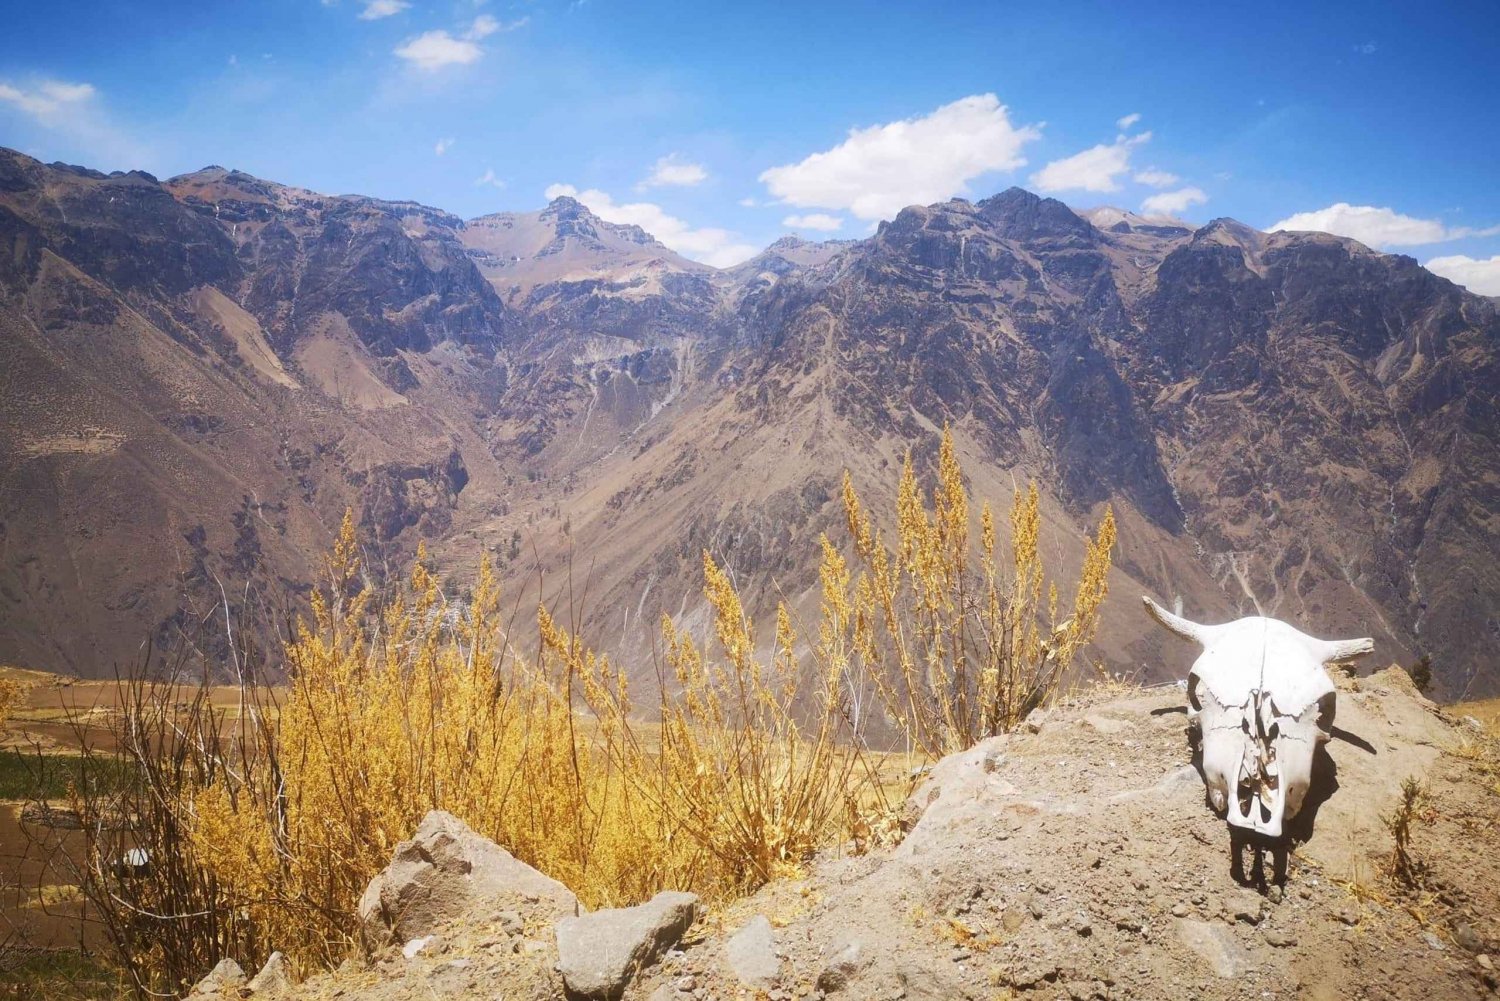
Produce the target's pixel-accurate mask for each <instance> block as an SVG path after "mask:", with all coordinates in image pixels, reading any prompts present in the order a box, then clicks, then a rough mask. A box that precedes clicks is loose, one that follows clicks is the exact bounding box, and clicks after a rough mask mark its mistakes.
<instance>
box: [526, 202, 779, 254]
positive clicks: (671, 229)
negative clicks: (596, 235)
mask: <svg viewBox="0 0 1500 1001" xmlns="http://www.w3.org/2000/svg"><path fill="white" fill-rule="evenodd" d="M545 194H546V197H547V200H548V201H551V200H552V199H554V198H559V197H561V196H563V195H567V196H568V197H570V198H576V199H578V200H579V201H580V202H582V203H583V204H585V205H587V206H588V207H589V210H590V211H592V212H593V213H594V214H595V215H597V216H598V217H599V218H600V219H603V220H604V221H605V222H613V223H619V224H621V225H626V226H639V227H641V228H642V229H644V230H645V231H646V232H648V233H650V234H651V235H652V236H654V237H656V238H657V239H658V240H660V241H661V242H662V243H664V244H666V245H667V246H668V247H670V248H672V249H673V250H675V251H677V252H678V253H680V254H683V255H684V256H686V257H691V258H692V259H693V260H695V261H702V262H703V263H704V264H708V265H712V266H713V267H716V268H727V267H731V266H733V265H735V264H739V263H740V262H741V261H746V260H749V259H750V258H751V257H754V256H755V254H756V251H757V248H756V247H753V246H751V245H750V244H748V243H737V242H736V241H735V238H734V236H735V235H734V234H733V233H731V232H729V231H728V230H726V229H718V228H715V227H703V228H701V229H695V228H694V227H693V226H691V225H689V224H688V223H686V222H684V221H683V220H681V219H678V218H677V217H676V216H673V215H669V214H668V213H667V212H666V211H665V210H664V209H662V207H661V206H660V205H655V204H653V203H651V202H627V203H624V204H620V203H616V202H615V200H614V199H613V198H611V197H610V196H609V195H608V194H606V193H605V192H603V191H599V190H598V189H596V188H589V189H587V190H584V191H579V190H578V189H577V188H575V187H574V186H573V185H571V184H553V185H549V186H548V188H547V190H546V192H545Z"/></svg>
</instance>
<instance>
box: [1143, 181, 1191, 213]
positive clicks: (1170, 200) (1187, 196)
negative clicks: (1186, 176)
mask: <svg viewBox="0 0 1500 1001" xmlns="http://www.w3.org/2000/svg"><path fill="white" fill-rule="evenodd" d="M1207 201H1208V195H1206V194H1204V193H1203V189H1202V188H1180V189H1178V190H1177V191H1163V192H1162V193H1161V194H1159V195H1152V196H1151V197H1150V198H1147V199H1146V200H1145V201H1144V202H1141V211H1142V212H1144V213H1146V214H1147V215H1170V216H1175V215H1179V214H1181V213H1183V212H1186V211H1187V210H1188V209H1190V208H1192V207H1193V206H1194V205H1203V204H1205V203H1206V202H1207Z"/></svg>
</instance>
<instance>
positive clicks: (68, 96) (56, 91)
mask: <svg viewBox="0 0 1500 1001" xmlns="http://www.w3.org/2000/svg"><path fill="white" fill-rule="evenodd" d="M0 105H9V106H11V107H13V108H15V109H17V110H18V111H20V112H21V113H22V114H24V115H25V116H26V117H28V118H30V119H31V120H32V121H33V122H35V123H36V124H37V125H39V126H41V127H42V128H45V129H47V130H48V131H51V132H55V133H57V134H58V135H60V136H63V137H65V138H67V139H69V140H70V141H72V142H74V143H76V144H77V145H78V146H79V147H80V148H81V149H82V150H83V151H85V152H87V153H88V154H89V155H90V156H92V157H95V158H96V159H98V160H101V161H105V162H107V163H109V164H111V165H114V166H120V167H127V168H135V167H143V166H146V165H147V164H148V163H149V162H150V159H151V155H150V153H149V152H148V151H147V150H146V148H145V147H144V146H143V145H142V144H140V143H139V142H137V141H136V140H134V139H132V138H131V137H129V136H127V135H126V134H125V133H124V132H123V131H122V130H121V129H119V128H118V127H117V126H115V125H114V124H113V123H111V122H110V120H109V118H108V116H107V115H106V114H105V112H104V109H103V108H102V107H100V102H99V92H98V91H97V90H96V89H95V88H94V86H93V84H89V83H70V82H68V81H66V80H49V79H43V80H37V81H34V82H32V83H29V84H16V83H11V82H8V81H3V80H0Z"/></svg>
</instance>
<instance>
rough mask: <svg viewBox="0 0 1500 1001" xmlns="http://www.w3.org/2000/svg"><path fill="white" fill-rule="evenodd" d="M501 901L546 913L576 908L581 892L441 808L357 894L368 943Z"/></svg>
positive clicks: (397, 939) (424, 929)
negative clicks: (361, 891) (568, 886)
mask: <svg viewBox="0 0 1500 1001" xmlns="http://www.w3.org/2000/svg"><path fill="white" fill-rule="evenodd" d="M499 908H511V909H513V910H516V911H518V912H519V911H529V912H539V914H540V916H541V917H542V918H543V919H544V920H546V921H549V922H550V921H555V920H557V919H558V918H561V917H564V916H566V915H573V914H577V913H578V911H579V906H578V898H577V897H575V896H573V892H572V891H571V890H569V889H568V888H567V887H566V886H563V885H562V884H561V883H559V882H558V881H557V880H555V879H552V878H550V877H548V876H545V875H543V874H542V873H540V872H538V871H537V870H535V869H533V868H532V867H531V866H529V865H527V864H526V863H525V862H522V861H520V860H519V859H517V858H516V857H515V856H513V855H511V853H510V852H508V851H506V850H505V849H504V848H501V847H500V846H499V845H497V844H495V843H494V842H493V841H491V840H489V839H488V838H485V837H482V836H481V835H479V834H478V833H476V832H475V831H474V830H473V829H472V828H471V827H469V825H467V824H465V823H464V822H463V821H461V820H459V819H458V818H457V817H455V816H453V814H451V813H447V812H445V811H442V810H433V811H432V812H431V813H429V814H427V816H426V817H424V818H422V823H421V826H419V827H418V828H417V830H416V833H415V834H413V835H412V837H411V840H410V841H403V842H402V843H401V844H399V845H397V846H396V852H395V856H394V858H393V860H392V861H391V864H390V865H389V866H387V867H386V869H385V871H383V872H382V873H380V875H378V876H376V877H375V878H374V879H372V880H371V881H370V885H369V886H367V887H366V888H365V892H364V895H363V896H361V897H360V900H359V917H360V921H361V923H362V927H363V933H364V938H365V944H366V947H367V948H369V949H371V950H375V949H380V948H383V947H385V946H387V945H391V944H394V943H402V942H407V941H410V940H411V939H414V938H421V937H422V936H424V935H429V934H431V933H432V932H433V931H435V930H436V929H437V928H439V927H440V926H442V925H443V924H445V923H447V922H449V921H452V920H454V919H455V918H458V917H460V916H463V915H466V914H471V913H473V912H475V911H479V912H480V913H483V914H493V913H494V912H495V911H496V910H497V909H499Z"/></svg>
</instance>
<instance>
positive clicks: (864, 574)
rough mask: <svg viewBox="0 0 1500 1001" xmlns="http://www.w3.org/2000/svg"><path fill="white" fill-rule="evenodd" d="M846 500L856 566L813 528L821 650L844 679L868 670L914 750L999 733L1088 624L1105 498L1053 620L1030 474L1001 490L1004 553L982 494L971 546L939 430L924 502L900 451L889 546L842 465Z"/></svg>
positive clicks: (1084, 637)
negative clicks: (1027, 480)
mask: <svg viewBox="0 0 1500 1001" xmlns="http://www.w3.org/2000/svg"><path fill="white" fill-rule="evenodd" d="M843 500H844V510H845V515H846V518H847V524H848V528H849V533H850V535H851V537H852V538H853V541H854V553H855V557H856V559H857V560H858V563H859V566H860V573H859V575H858V577H853V576H852V575H851V573H850V571H849V569H848V568H847V567H846V566H845V564H844V561H843V559H842V557H840V555H839V553H838V550H837V549H836V548H835V547H834V546H833V545H832V544H831V543H830V542H829V541H828V540H827V539H826V538H825V539H824V540H823V574H822V582H823V595H824V599H823V600H824V606H823V607H824V614H823V626H824V635H823V639H822V645H821V646H820V648H819V649H820V653H821V655H822V656H823V657H824V658H825V659H827V660H829V661H832V662H837V663H838V665H839V668H840V670H841V671H844V672H846V673H847V674H848V675H849V676H850V677H851V679H856V680H853V681H851V684H854V683H857V679H861V678H862V679H865V680H866V681H867V682H868V684H869V685H870V687H871V688H872V689H873V690H874V692H875V694H876V695H877V696H878V701H879V703H880V704H881V706H882V707H883V708H884V710H885V712H886V714H887V716H888V717H889V719H890V720H891V721H892V722H893V723H894V725H895V726H896V727H897V729H898V730H899V732H900V734H901V735H902V736H903V737H904V738H905V740H906V741H907V742H908V744H909V745H910V746H911V747H912V748H913V749H914V750H916V751H920V752H921V753H924V754H927V755H931V756H939V755H943V754H948V753H950V752H952V751H956V750H961V749H963V748H965V747H968V746H970V745H972V744H973V743H974V742H975V741H977V740H980V739H982V738H984V737H987V736H991V735H994V734H998V733H1003V732H1005V731H1007V730H1009V729H1011V728H1012V727H1014V726H1015V725H1016V724H1017V723H1019V722H1020V721H1021V720H1022V719H1023V718H1024V717H1025V716H1026V714H1027V713H1029V712H1030V711H1031V710H1032V709H1034V708H1036V707H1037V706H1040V705H1041V704H1043V703H1044V702H1045V701H1046V700H1047V699H1048V698H1049V697H1050V696H1051V695H1052V694H1053V693H1054V692H1055V691H1056V689H1057V687H1058V684H1059V683H1060V681H1061V680H1062V679H1063V678H1064V676H1065V675H1066V673H1067V671H1068V670H1069V668H1070V667H1071V666H1072V663H1073V661H1074V659H1075V658H1076V657H1077V655H1078V653H1079V652H1080V651H1081V650H1082V649H1083V648H1084V647H1085V646H1087V645H1088V643H1089V642H1090V641H1091V640H1092V639H1093V636H1094V632H1095V630H1096V629H1097V628H1098V622H1099V609H1100V606H1101V605H1102V604H1103V602H1104V599H1105V596H1106V595H1107V594H1108V591H1109V584H1108V575H1109V568H1110V553H1111V551H1112V549H1113V548H1114V543H1115V522H1114V513H1113V512H1112V511H1111V510H1109V509H1106V510H1105V513H1104V517H1103V519H1102V520H1101V521H1100V524H1099V527H1098V530H1097V531H1096V533H1095V535H1094V537H1093V538H1092V539H1088V540H1086V546H1085V552H1084V558H1083V563H1082V567H1081V569H1080V571H1079V578H1078V584H1077V587H1076V589H1075V593H1074V598H1073V604H1072V608H1071V609H1069V610H1068V615H1067V617H1066V618H1064V619H1062V620H1061V621H1059V620H1058V594H1057V585H1056V583H1055V582H1049V581H1048V580H1047V575H1046V571H1045V568H1044V566H1043V563H1042V558H1041V551H1040V548H1039V546H1038V540H1039V538H1040V533H1041V515H1040V505H1039V497H1038V493H1037V488H1036V484H1035V483H1032V484H1031V485H1030V486H1029V488H1028V489H1027V490H1026V492H1025V493H1022V492H1020V491H1017V493H1016V495H1015V497H1014V498H1013V500H1012V502H1011V509H1010V526H1011V542H1010V552H1009V559H1008V560H1007V561H1006V562H1005V564H1004V565H1002V564H1001V562H1000V561H999V559H998V558H997V541H996V531H995V518H994V514H993V512H992V511H991V509H990V506H989V504H988V503H986V504H985V505H984V506H983V508H982V510H981V512H980V516H979V529H980V535H979V545H978V551H977V553H976V552H975V550H974V548H973V547H974V542H973V538H972V534H971V531H972V527H973V526H972V519H971V516H970V513H969V502H968V495H967V492H966V490H965V488H964V484H963V471H962V470H961V468H960V466H959V462H958V455H957V450H956V449H955V447H954V443H953V435H952V434H951V432H949V431H948V430H946V429H945V430H944V432H943V440H942V445H941V448H940V451H939V455H938V481H937V484H936V485H935V486H934V487H933V490H932V500H931V505H930V506H929V505H928V504H927V502H926V501H924V499H923V496H922V491H921V489H920V488H919V487H918V485H917V479H916V473H915V472H914V470H913V467H912V462H911V456H910V454H909V453H908V455H907V458H906V463H905V466H904V468H903V471H902V475H901V482H900V486H899V490H898V494H897V509H896V543H895V545H894V546H891V545H888V544H887V543H886V541H885V538H884V536H883V534H882V533H881V532H880V531H879V530H877V529H876V527H875V525H874V522H873V519H872V518H871V516H870V514H869V513H868V512H867V511H866V510H865V507H864V505H863V504H862V502H861V501H860V498H859V494H858V492H857V491H856V490H855V488H854V484H853V482H852V480H851V479H850V477H849V476H848V474H847V473H846V474H845V476H844V488H843ZM976 559H977V564H978V566H977V568H976V566H975V563H976ZM1044 595H1045V599H1044ZM851 667H852V670H851Z"/></svg>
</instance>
